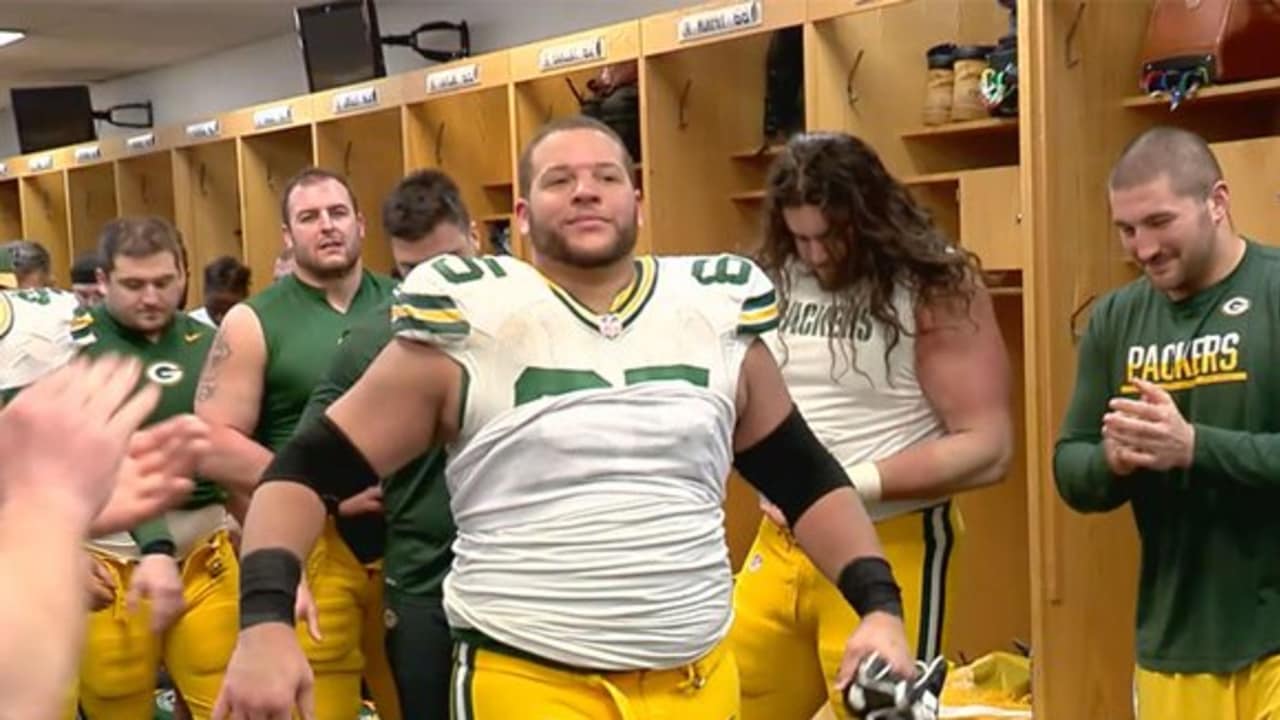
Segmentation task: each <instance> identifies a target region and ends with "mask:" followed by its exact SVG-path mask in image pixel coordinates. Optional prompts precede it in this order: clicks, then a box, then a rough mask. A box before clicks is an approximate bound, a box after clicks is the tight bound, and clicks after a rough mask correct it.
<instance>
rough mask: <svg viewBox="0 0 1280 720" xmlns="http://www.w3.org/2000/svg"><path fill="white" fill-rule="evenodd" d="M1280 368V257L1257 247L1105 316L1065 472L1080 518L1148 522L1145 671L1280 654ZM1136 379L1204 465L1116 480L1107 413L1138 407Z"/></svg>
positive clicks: (1084, 360)
mask: <svg viewBox="0 0 1280 720" xmlns="http://www.w3.org/2000/svg"><path fill="white" fill-rule="evenodd" d="M1278 358H1280V250H1278V249H1275V248H1270V247H1264V246H1262V245H1259V244H1257V243H1254V242H1252V241H1250V242H1249V243H1248V245H1247V248H1246V251H1245V255H1244V259H1243V260H1242V261H1241V262H1240V265H1239V266H1238V267H1237V268H1236V269H1235V270H1234V271H1233V272H1232V273H1231V274H1230V275H1229V276H1228V277H1227V278H1225V279H1224V280H1222V281H1221V282H1219V283H1218V284H1216V285H1215V286H1213V287H1211V288H1208V289H1206V290H1203V291H1201V292H1199V293H1197V294H1196V295H1195V296H1193V297H1190V298H1187V299H1185V300H1182V301H1179V302H1174V301H1172V300H1170V299H1169V298H1168V297H1167V296H1165V295H1164V294H1163V293H1161V292H1159V291H1158V290H1156V289H1155V288H1153V287H1152V286H1151V284H1150V283H1149V282H1148V281H1147V280H1146V279H1145V278H1143V279H1140V280H1137V281H1135V282H1133V283H1131V284H1129V285H1128V286H1126V287H1124V288H1121V289H1120V290H1117V291H1116V292H1114V293H1111V294H1110V295H1108V296H1107V297H1105V298H1103V299H1102V300H1100V301H1099V302H1098V304H1097V307H1096V309H1095V310H1094V312H1093V315H1092V317H1091V318H1090V321H1089V328H1088V330H1087V332H1086V334H1085V336H1084V338H1083V339H1082V341H1081V344H1080V348H1079V367H1078V370H1077V377H1076V387H1075V394H1074V395H1073V397H1072V400H1071V405H1070V407H1069V409H1068V411H1067V416H1066V419H1065V420H1064V422H1063V427H1062V431H1061V436H1060V438H1059V440H1058V443H1057V447H1056V450H1055V453H1054V463H1053V466H1054V475H1055V480H1056V482H1057V485H1058V491H1059V493H1060V494H1061V496H1062V497H1063V499H1064V500H1066V502H1067V503H1068V504H1069V505H1070V506H1071V507H1073V508H1075V509H1076V510H1080V511H1082V512H1103V511H1107V510H1111V509H1114V508H1117V507H1119V506H1121V505H1123V504H1124V503H1126V502H1127V503H1129V505H1130V508H1131V509H1132V511H1133V514H1134V518H1135V520H1136V522H1137V527H1138V533H1139V535H1140V536H1141V538H1142V556H1141V557H1142V569H1141V574H1140V578H1139V585H1138V608H1137V624H1138V664H1139V665H1140V666H1141V667H1143V668H1146V669H1148V670H1152V671H1156V672H1166V673H1229V672H1234V671H1236V670H1238V669H1240V668H1242V667H1245V666H1247V665H1249V664H1251V663H1253V662H1254V661H1256V660H1258V659H1259V658H1262V657H1264V656H1267V655H1270V654H1272V653H1275V652H1277V651H1280V522H1277V521H1276V509H1277V508H1280V403H1278V402H1277V398H1278V397H1280V365H1278V364H1277V359H1278ZM1135 378H1136V379H1142V380H1147V381H1150V382H1153V383H1157V384H1159V385H1161V386H1162V387H1163V388H1164V389H1165V390H1167V391H1168V392H1169V393H1170V395H1172V397H1173V399H1174V402H1176V403H1177V406H1178V409H1179V410H1180V411H1181V413H1182V416H1183V417H1184V418H1186V419H1187V421H1188V422H1190V423H1192V425H1193V426H1194V427H1195V447H1194V455H1193V459H1192V463H1191V467H1189V468H1177V469H1173V470H1170V471H1167V472H1159V471H1154V470H1139V471H1137V472H1135V473H1133V474H1132V475H1129V476H1127V477H1116V476H1114V475H1112V474H1111V472H1110V470H1109V468H1108V466H1107V462H1106V457H1105V455H1104V452H1103V448H1102V441H1101V435H1100V433H1101V424H1102V416H1103V415H1104V414H1106V413H1107V412H1108V407H1107V403H1108V400H1110V399H1111V398H1113V397H1120V396H1127V397H1134V396H1135V395H1136V394H1137V391H1136V389H1135V388H1134V387H1133V380H1134V379H1135ZM1101 591H1102V592H1105V588H1103V589H1101Z"/></svg>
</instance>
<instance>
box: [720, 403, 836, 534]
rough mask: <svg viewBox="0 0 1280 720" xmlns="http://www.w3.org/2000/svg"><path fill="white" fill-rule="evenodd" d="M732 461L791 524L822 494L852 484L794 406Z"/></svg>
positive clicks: (743, 475)
mask: <svg viewBox="0 0 1280 720" xmlns="http://www.w3.org/2000/svg"><path fill="white" fill-rule="evenodd" d="M733 464H734V467H736V468H738V472H739V473H741V474H742V477H743V479H745V480H746V481H747V482H749V483H751V485H752V486H753V487H755V489H757V490H759V491H760V492H761V493H763V494H764V496H765V497H766V498H768V499H769V502H771V503H773V504H774V505H777V506H778V508H779V509H781V510H782V514H783V515H785V516H786V518H787V522H788V523H789V524H791V525H793V526H794V525H795V524H796V521H797V520H799V519H800V516H801V515H804V513H805V511H806V510H808V509H809V508H810V507H811V506H812V505H813V504H814V503H816V502H817V501H818V500H819V499H820V498H821V497H822V496H823V495H826V494H827V493H829V492H831V491H833V490H839V489H840V488H847V487H852V485H851V484H850V482H849V476H848V475H846V474H845V472H844V468H842V467H840V463H839V462H838V461H837V460H836V459H835V457H833V456H832V455H831V452H830V451H828V450H827V448H826V447H824V446H823V444H822V442H821V441H819V440H818V438H817V437H815V436H814V434H813V431H812V430H810V429H809V424H808V423H806V422H805V421H804V418H803V417H802V416H801V415H800V410H799V409H798V408H796V407H795V406H792V408H791V413H790V414H788V415H787V417H786V419H785V420H783V421H782V422H781V423H779V424H778V427H776V428H774V430H773V432H771V433H769V434H768V435H767V436H765V438H764V439H763V440H761V441H760V442H758V443H756V444H755V445H753V446H752V447H749V448H747V449H746V450H743V451H742V452H740V453H738V454H737V455H736V456H735V457H734V459H733Z"/></svg>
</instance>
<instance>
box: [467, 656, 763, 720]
mask: <svg viewBox="0 0 1280 720" xmlns="http://www.w3.org/2000/svg"><path fill="white" fill-rule="evenodd" d="M452 683H453V692H452V693H451V694H450V706H451V707H450V717H451V718H452V719H453V720H512V718H519V719H520V720H692V719H693V718H697V720H737V718H738V672H737V667H736V665H735V664H734V662H733V654H732V653H731V652H730V651H729V649H728V646H727V644H724V643H722V644H721V645H720V646H719V647H718V648H716V649H715V650H712V651H711V652H709V653H707V655H706V656H705V657H703V658H702V659H701V660H698V661H697V662H694V663H692V664H690V665H687V666H685V667H682V668H675V669H671V670H650V671H643V672H609V673H591V672H573V671H570V670H567V669H558V668H555V667H551V666H548V665H544V664H541V663H538V662H535V661H533V660H526V659H523V658H518V657H515V656H513V655H508V654H505V653H501V652H496V651H492V650H485V649H479V648H476V647H475V646H473V645H471V644H469V643H465V642H464V643H458V645H457V648H456V649H455V652H454V665H453V679H452Z"/></svg>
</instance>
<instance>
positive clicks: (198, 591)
mask: <svg viewBox="0 0 1280 720" xmlns="http://www.w3.org/2000/svg"><path fill="white" fill-rule="evenodd" d="M97 559H98V562H100V563H102V565H103V566H104V567H105V568H107V570H108V571H109V572H110V573H111V576H112V578H113V579H114V580H115V586H116V601H115V604H114V605H113V606H112V607H109V608H105V609H103V610H100V611H98V612H95V613H92V614H91V615H90V616H89V623H88V628H87V631H88V632H87V636H86V640H85V647H84V654H83V657H82V659H81V663H80V687H79V704H80V706H81V707H82V708H83V709H84V711H85V714H86V715H87V716H88V717H90V718H93V720H137V719H138V718H150V717H151V716H152V715H153V714H154V712H155V684H156V673H157V671H158V667H159V664H160V661H161V660H162V659H163V660H164V663H165V666H166V667H167V668H168V670H169V675H170V677H172V678H173V681H174V684H175V685H177V686H178V688H179V690H180V691H181V692H182V695H183V697H184V698H186V701H187V705H188V707H190V708H191V714H192V716H193V717H194V718H195V719H196V720H204V719H207V718H208V717H209V716H210V715H211V713H212V711H213V702H214V700H215V699H216V698H217V696H218V690H219V688H220V687H221V685H222V677H223V673H224V672H225V671H226V667H227V662H228V661H229V660H230V659H231V651H232V650H233V649H234V647H235V641H236V634H237V632H238V631H239V624H240V622H239V617H240V616H239V603H240V596H239V592H240V570H239V565H238V564H237V562H236V555H235V550H234V549H233V548H232V546H231V542H230V540H229V539H228V537H227V533H226V532H225V531H220V532H217V533H215V534H214V535H212V536H211V537H210V538H209V539H208V540H207V541H204V542H202V543H200V544H199V545H197V546H196V548H195V549H194V550H192V551H191V553H189V554H188V555H187V557H186V558H185V559H184V560H183V561H182V565H181V577H182V587H183V597H184V600H185V601H186V608H187V609H186V612H184V613H183V614H182V616H181V617H179V618H178V619H177V620H176V621H175V622H174V624H173V625H172V626H171V627H170V628H169V630H168V631H167V632H166V633H165V634H164V635H163V636H156V635H155V634H154V633H152V632H151V628H150V609H149V607H148V605H147V603H145V602H144V603H142V604H141V605H140V607H139V608H138V610H137V611H136V612H132V613H130V612H129V611H128V609H127V607H126V606H125V594H126V592H127V591H128V587H129V580H130V578H131V577H132V575H133V571H134V569H135V567H136V566H135V565H134V564H133V563H130V562H126V561H123V560H120V559H117V558H113V557H110V556H107V555H101V554H99V555H97ZM72 715H74V713H72Z"/></svg>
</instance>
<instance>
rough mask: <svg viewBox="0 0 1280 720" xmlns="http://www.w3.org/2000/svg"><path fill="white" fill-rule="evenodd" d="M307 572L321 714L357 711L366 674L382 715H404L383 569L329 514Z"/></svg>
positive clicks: (310, 651) (307, 646)
mask: <svg viewBox="0 0 1280 720" xmlns="http://www.w3.org/2000/svg"><path fill="white" fill-rule="evenodd" d="M306 576H307V584H308V587H310V589H311V595H312V597H313V598H314V599H315V602H316V611H317V613H318V615H319V620H320V635H321V639H320V642H316V641H315V640H313V639H312V638H311V635H310V633H308V632H307V627H306V624H305V623H299V624H298V638H299V640H300V641H301V642H302V650H303V652H304V653H305V654H306V656H307V659H308V660H309V661H310V662H311V670H312V672H313V673H315V699H316V720H351V719H352V718H354V717H356V715H357V714H358V713H359V712H360V700H361V698H360V680H361V678H362V677H363V678H364V679H365V680H366V682H367V683H368V685H369V690H370V692H371V693H372V694H373V699H374V703H375V704H376V705H377V707H378V716H379V717H380V718H382V720H400V712H399V702H398V701H397V698H396V692H395V681H394V680H393V679H392V677H393V676H392V675H391V666H390V664H389V663H388V662H387V654H386V650H385V647H384V645H385V643H384V641H383V637H384V635H385V634H386V630H385V628H384V625H383V619H382V573H381V570H379V569H377V568H376V567H375V568H366V567H365V566H364V565H362V564H361V563H360V561H359V560H357V559H356V557H355V555H353V554H352V553H351V550H350V548H348V547H347V544H346V543H345V542H343V541H342V538H341V537H340V536H339V535H338V531H337V529H336V526H335V525H334V522H333V519H332V518H330V519H329V521H328V522H327V523H326V525H325V530H324V533H323V534H321V536H320V539H319V540H317V541H316V545H315V547H314V548H312V550H311V555H310V556H308V557H307V567H306ZM95 720H96V719H95Z"/></svg>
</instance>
